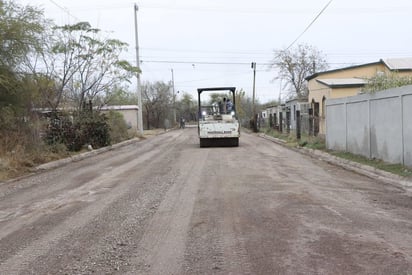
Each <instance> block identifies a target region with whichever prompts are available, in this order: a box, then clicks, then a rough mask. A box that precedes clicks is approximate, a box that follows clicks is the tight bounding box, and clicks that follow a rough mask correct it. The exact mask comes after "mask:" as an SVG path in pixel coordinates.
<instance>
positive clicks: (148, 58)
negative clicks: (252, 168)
mask: <svg viewBox="0 0 412 275" xmlns="http://www.w3.org/2000/svg"><path fill="white" fill-rule="evenodd" d="M18 1H19V2H20V3H22V4H30V5H33V6H38V7H41V8H43V9H44V11H45V15H46V17H47V18H51V19H54V20H55V22H56V23H57V24H59V25H62V24H68V23H70V24H73V23H76V22H78V21H88V22H89V23H90V24H91V25H92V26H93V27H97V28H99V29H101V30H102V31H104V32H105V33H106V34H107V35H110V36H111V37H112V38H117V39H120V40H122V41H124V42H127V43H128V44H129V51H128V53H126V54H125V56H124V58H126V59H127V60H129V61H131V62H133V63H134V64H135V62H136V51H135V27H134V4H135V3H136V4H137V5H138V7H139V11H138V13H137V16H138V33H139V48H140V60H141V61H142V64H141V68H142V71H143V73H142V76H141V79H142V81H157V80H159V81H165V82H167V81H170V80H171V78H172V72H171V70H172V69H173V75H174V82H175V90H176V91H180V92H189V93H191V94H193V95H195V94H196V88H198V87H213V86H235V87H237V88H243V89H244V90H245V91H246V93H247V94H248V95H250V96H252V87H253V86H252V83H253V71H252V69H251V68H250V63H251V62H256V63H257V74H256V96H257V98H259V100H260V102H262V103H264V102H267V101H270V100H274V99H278V97H279V92H280V87H281V85H280V83H279V81H275V82H274V81H272V79H273V78H274V77H275V76H276V70H274V69H270V68H269V66H268V64H269V63H270V62H271V60H272V59H273V55H274V53H273V52H274V50H279V49H284V48H286V47H288V46H289V45H290V44H291V43H292V42H293V41H294V40H295V39H296V38H297V37H298V36H299V35H300V34H301V33H302V32H303V31H304V30H305V28H306V27H307V26H308V25H309V24H310V23H311V22H312V20H313V19H314V18H315V17H316V16H317V15H318V14H319V12H320V11H321V10H322V8H324V7H325V6H326V4H327V3H328V2H329V1H330V0H312V1H307V0H287V1H285V0H282V1H278V0H254V1H245V0H196V1H194V0H140V1H129V0H87V1H86V0H18ZM411 15H412V1H411V0H391V1H389V0H356V1H355V0H333V1H332V2H331V3H330V5H329V6H328V7H327V9H326V10H325V11H324V12H323V13H322V14H321V15H320V17H319V18H318V19H317V20H316V22H315V23H314V24H313V25H312V26H311V27H310V28H309V29H308V30H307V31H306V32H305V33H304V34H303V35H302V36H301V37H300V39H299V40H298V41H297V42H296V45H297V44H299V43H306V44H309V45H312V46H315V47H317V48H318V49H319V50H320V51H322V52H323V53H324V54H325V55H326V58H327V61H328V62H329V63H330V66H331V68H338V67H345V66H350V65H355V64H362V63H367V62H375V61H378V60H380V59H381V58H383V59H385V58H398V57H412V47H411V45H412V21H411ZM207 63H213V64H207ZM215 63H219V64H215ZM131 88H132V89H133V87H131ZM285 93H286V92H285V91H283V92H282V95H284V94H285Z"/></svg>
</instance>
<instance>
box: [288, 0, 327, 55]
mask: <svg viewBox="0 0 412 275" xmlns="http://www.w3.org/2000/svg"><path fill="white" fill-rule="evenodd" d="M332 1H333V0H330V1H329V2H328V3H327V4H326V5H325V6H324V7H323V9H322V10H321V11H320V12H319V13H318V15H316V17H315V18H314V19H313V20H312V22H310V24H309V25H308V26H307V27H306V29H305V30H304V31H303V32H302V33H301V34H300V35H299V36H298V37H297V38H296V39H295V40H294V41H293V42H292V43H291V44H290V45H289V47H287V48H286V50H289V48H290V47H292V45H293V44H295V42H296V41H298V40H299V38H301V37H302V35H304V34H305V32H306V31H307V30H308V29H309V28H310V27H311V26H312V25H313V23H315V21H316V20H317V19H318V18H319V16H321V14H322V13H323V12H324V11H325V10H326V9H327V7H328V6H329V5H330V3H332Z"/></svg>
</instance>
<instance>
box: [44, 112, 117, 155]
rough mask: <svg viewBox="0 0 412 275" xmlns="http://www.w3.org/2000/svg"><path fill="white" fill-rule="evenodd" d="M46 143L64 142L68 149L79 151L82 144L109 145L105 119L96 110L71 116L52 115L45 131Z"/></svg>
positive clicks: (96, 146) (93, 145)
mask: <svg viewBox="0 0 412 275" xmlns="http://www.w3.org/2000/svg"><path fill="white" fill-rule="evenodd" d="M45 139H46V141H47V144H49V145H53V144H56V143H62V144H65V145H66V147H67V149H68V150H70V151H80V150H81V149H82V148H83V146H84V145H88V144H90V145H92V147H93V148H99V147H104V146H107V145H110V133H109V125H108V123H107V119H106V117H105V116H104V115H101V114H99V113H97V112H90V111H83V112H79V113H78V114H76V115H75V116H74V117H73V122H72V119H71V117H70V116H68V115H67V114H60V115H57V114H56V115H54V116H53V118H52V119H51V121H50V124H49V127H48V129H47V131H46V136H45Z"/></svg>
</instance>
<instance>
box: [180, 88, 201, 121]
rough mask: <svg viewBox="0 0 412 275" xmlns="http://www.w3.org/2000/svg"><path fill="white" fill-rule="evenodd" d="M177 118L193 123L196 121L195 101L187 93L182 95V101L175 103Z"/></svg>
mask: <svg viewBox="0 0 412 275" xmlns="http://www.w3.org/2000/svg"><path fill="white" fill-rule="evenodd" d="M176 109H177V111H178V117H183V118H185V119H186V120H188V121H190V120H192V121H195V120H196V119H197V100H194V99H193V96H192V95H191V94H189V93H183V95H182V99H181V100H179V101H177V102H176Z"/></svg>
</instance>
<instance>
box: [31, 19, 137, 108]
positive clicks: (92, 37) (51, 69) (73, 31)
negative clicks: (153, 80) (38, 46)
mask: <svg viewBox="0 0 412 275" xmlns="http://www.w3.org/2000/svg"><path fill="white" fill-rule="evenodd" d="M47 42H48V43H46V44H47V45H49V46H48V47H45V49H44V51H43V52H42V54H41V55H38V56H37V59H36V62H37V61H40V62H41V63H42V67H43V70H42V71H41V73H37V71H36V70H35V67H34V66H31V67H32V69H33V74H35V75H36V76H37V77H36V80H37V81H38V84H39V87H42V90H41V91H42V95H43V97H44V98H45V99H46V101H47V103H48V105H49V106H50V107H51V108H52V109H56V108H57V107H58V106H59V105H60V104H61V103H62V101H64V102H65V103H66V104H69V105H74V106H77V108H78V109H81V108H82V106H83V105H84V103H85V102H88V101H89V100H92V101H93V103H96V101H95V100H96V99H100V100H101V99H103V98H106V95H108V94H109V93H110V92H111V90H112V89H115V88H116V87H118V86H119V85H120V84H121V83H124V82H129V79H130V78H131V77H132V74H135V73H137V71H138V69H137V68H136V67H134V66H132V65H131V64H130V63H129V62H127V61H125V60H121V59H120V55H121V53H122V52H123V51H125V50H126V49H127V44H126V43H124V42H121V41H120V40H116V39H109V38H101V37H100V30H99V29H95V28H92V27H91V25H90V24H89V23H88V22H79V23H76V24H73V25H65V26H60V27H54V28H52V29H51V30H50V36H49V39H48V40H47ZM95 105H96V104H95Z"/></svg>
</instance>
